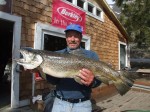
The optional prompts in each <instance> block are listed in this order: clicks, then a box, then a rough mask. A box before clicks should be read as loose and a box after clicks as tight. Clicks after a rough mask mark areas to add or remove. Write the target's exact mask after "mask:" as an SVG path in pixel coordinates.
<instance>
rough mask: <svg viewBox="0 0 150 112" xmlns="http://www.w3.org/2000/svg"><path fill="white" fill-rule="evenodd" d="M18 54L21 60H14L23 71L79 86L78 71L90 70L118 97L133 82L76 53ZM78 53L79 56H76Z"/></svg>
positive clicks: (24, 50)
mask: <svg viewBox="0 0 150 112" xmlns="http://www.w3.org/2000/svg"><path fill="white" fill-rule="evenodd" d="M20 53H21V54H22V55H23V58H20V59H15V61H16V62H17V63H18V64H19V65H22V66H23V67H24V68H25V69H36V68H37V69H38V68H40V70H41V71H42V72H43V73H46V74H48V75H50V76H53V77H57V78H74V79H75V81H77V82H78V83H80V84H81V82H80V79H79V77H78V74H79V70H81V69H82V68H87V69H89V70H91V71H92V72H93V73H94V75H95V77H96V78H97V79H99V80H101V81H102V82H103V83H105V84H109V82H110V81H111V82H112V83H113V84H114V85H115V87H116V88H117V90H118V92H119V93H120V95H124V94H125V93H126V92H127V91H129V90H130V88H131V87H132V86H133V81H131V80H130V79H129V78H127V77H125V76H124V75H123V74H127V73H124V72H117V71H116V70H114V69H113V68H111V67H110V66H109V65H108V64H106V63H104V62H102V61H96V60H93V59H89V58H86V57H84V56H83V55H80V53H81V51H80V52H78V51H77V52H76V53H67V54H64V53H57V52H51V51H45V50H37V49H32V48H22V49H20ZM78 53H79V55H77V54H78Z"/></svg>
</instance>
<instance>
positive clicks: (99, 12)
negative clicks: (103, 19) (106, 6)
mask: <svg viewBox="0 0 150 112" xmlns="http://www.w3.org/2000/svg"><path fill="white" fill-rule="evenodd" d="M96 16H99V17H100V16H101V11H100V10H99V9H96Z"/></svg>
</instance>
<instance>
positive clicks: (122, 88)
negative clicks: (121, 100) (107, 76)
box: [113, 77, 133, 95]
mask: <svg viewBox="0 0 150 112" xmlns="http://www.w3.org/2000/svg"><path fill="white" fill-rule="evenodd" d="M121 79H122V80H121ZM121 79H120V80H116V81H113V83H114V85H115V87H116V88H117V90H118V92H119V93H120V95H124V94H125V93H127V92H128V91H129V90H130V88H131V87H132V86H133V82H132V81H130V80H129V79H127V78H125V77H124V78H123V77H122V78H121Z"/></svg>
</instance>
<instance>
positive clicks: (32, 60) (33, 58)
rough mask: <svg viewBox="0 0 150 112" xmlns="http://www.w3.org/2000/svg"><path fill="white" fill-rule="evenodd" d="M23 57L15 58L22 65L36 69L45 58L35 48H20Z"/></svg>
mask: <svg viewBox="0 0 150 112" xmlns="http://www.w3.org/2000/svg"><path fill="white" fill-rule="evenodd" d="M19 51H20V53H21V55H22V58H20V59H15V61H16V62H17V63H18V64H19V65H22V66H23V67H24V68H25V69H35V68H37V67H38V66H40V65H41V63H42V62H43V58H42V56H41V55H40V54H38V53H37V52H36V50H34V49H31V48H30V49H29V48H22V49H20V50H19Z"/></svg>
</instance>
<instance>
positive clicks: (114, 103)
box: [93, 78, 150, 112]
mask: <svg viewBox="0 0 150 112" xmlns="http://www.w3.org/2000/svg"><path fill="white" fill-rule="evenodd" d="M138 85H139V88H138ZM140 87H141V88H140ZM107 88H108V90H107V89H106V88H105V89H101V90H99V91H101V93H102V95H99V96H103V94H105V95H106V96H107V98H105V99H102V98H101V97H95V99H96V104H94V105H93V106H94V108H95V111H93V112H150V80H149V78H146V79H145V78H144V79H138V80H136V81H135V83H134V86H133V87H132V89H131V90H130V91H128V92H127V93H126V94H125V95H123V96H121V95H119V94H118V92H115V90H116V89H115V88H114V87H113V86H110V87H107ZM109 90H110V91H109ZM104 91H105V92H104ZM108 94H110V95H111V96H108Z"/></svg>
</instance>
